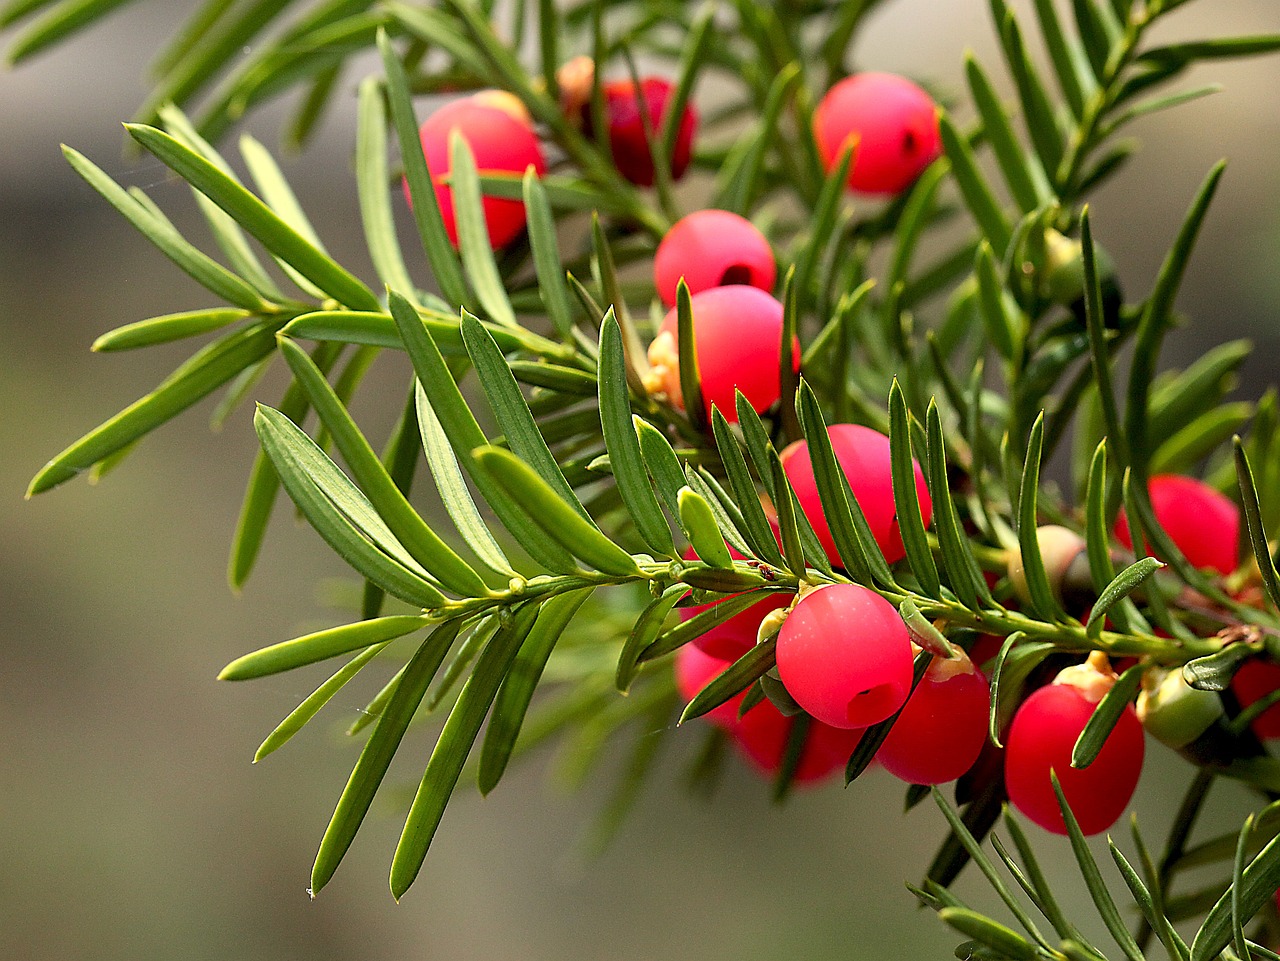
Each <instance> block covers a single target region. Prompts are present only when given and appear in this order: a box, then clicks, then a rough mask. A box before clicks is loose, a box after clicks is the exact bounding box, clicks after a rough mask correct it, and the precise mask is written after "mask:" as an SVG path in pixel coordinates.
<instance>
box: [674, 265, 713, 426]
mask: <svg viewBox="0 0 1280 961" xmlns="http://www.w3.org/2000/svg"><path fill="white" fill-rule="evenodd" d="M676 331H677V333H676V347H677V352H678V355H679V364H680V396H681V399H682V401H683V403H684V412H685V416H687V417H688V418H689V423H690V424H692V425H693V426H694V429H695V430H699V431H705V430H706V428H707V408H706V403H705V401H704V400H703V397H702V372H701V370H700V368H699V367H698V350H697V341H696V339H695V337H694V331H693V304H692V302H691V301H690V298H689V287H688V285H687V284H685V282H684V278H683V277H681V278H680V280H679V282H678V283H677V284H676Z"/></svg>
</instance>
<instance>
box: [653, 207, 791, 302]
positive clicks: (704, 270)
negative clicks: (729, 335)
mask: <svg viewBox="0 0 1280 961" xmlns="http://www.w3.org/2000/svg"><path fill="white" fill-rule="evenodd" d="M653 275H654V283H655V285H656V286H657V288H658V296H660V297H661V298H662V302H663V303H665V304H666V305H667V306H668V307H673V306H675V302H676V285H677V284H678V283H679V282H680V278H681V277H683V278H684V282H685V283H686V284H688V285H689V293H691V294H696V293H699V292H700V291H703V290H709V289H710V288H712V287H726V286H729V285H731V284H746V285H747V286H749V287H759V288H760V289H761V290H765V291H769V290H773V282H774V280H775V278H776V277H777V264H776V263H775V262H774V259H773V248H771V247H770V246H769V241H767V240H765V239H764V235H763V234H762V233H760V231H758V230H756V228H755V225H754V224H752V223H751V221H749V220H747V219H746V218H745V217H739V216H738V215H737V214H735V213H730V212H729V211H727V210H695V211H694V212H693V213H691V214H689V215H688V216H686V217H682V218H681V219H680V220H678V221H676V223H675V226H673V227H672V228H671V229H670V230H668V231H667V235H666V236H665V237H663V238H662V242H661V243H660V244H658V252H657V253H656V254H655V255H654V258H653Z"/></svg>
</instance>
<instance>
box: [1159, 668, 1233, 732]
mask: <svg viewBox="0 0 1280 961" xmlns="http://www.w3.org/2000/svg"><path fill="white" fill-rule="evenodd" d="M1222 714H1223V709H1222V699H1221V698H1219V697H1218V695H1217V694H1215V693H1214V692H1213V691H1198V690H1196V689H1195V688H1194V687H1192V686H1191V685H1190V684H1188V683H1187V682H1186V679H1185V678H1184V677H1183V676H1182V671H1181V670H1172V671H1157V670H1153V671H1149V672H1148V673H1147V676H1146V677H1145V678H1144V679H1143V689H1142V691H1141V693H1139V694H1138V719H1139V720H1140V721H1142V726H1143V727H1144V728H1146V729H1147V732H1148V733H1149V734H1150V735H1151V736H1152V737H1154V738H1155V739H1156V740H1157V741H1160V742H1161V743H1162V744H1167V745H1169V747H1172V748H1181V747H1185V746H1186V745H1188V744H1190V743H1191V742H1192V741H1194V740H1195V739H1196V738H1198V737H1199V736H1200V735H1201V734H1203V733H1204V732H1205V731H1207V730H1209V728H1210V727H1212V726H1213V725H1214V723H1216V722H1217V720H1218V718H1220V717H1222Z"/></svg>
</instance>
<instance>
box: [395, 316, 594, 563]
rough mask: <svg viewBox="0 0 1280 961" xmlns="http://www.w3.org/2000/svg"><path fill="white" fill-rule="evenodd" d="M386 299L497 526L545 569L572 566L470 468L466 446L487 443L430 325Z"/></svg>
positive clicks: (561, 551)
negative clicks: (504, 530)
mask: <svg viewBox="0 0 1280 961" xmlns="http://www.w3.org/2000/svg"><path fill="white" fill-rule="evenodd" d="M388 301H389V304H390V307H391V315H392V317H394V318H395V322H396V327H397V328H398V329H399V330H400V335H401V337H402V338H403V340H404V345H405V349H406V350H407V351H408V352H409V358H410V359H411V360H412V361H413V367H414V372H415V373H416V374H417V375H418V382H419V383H420V384H421V385H422V388H423V390H424V391H425V392H426V395H427V398H428V399H429V400H430V402H431V407H432V409H433V410H434V411H435V414H436V416H437V417H438V418H439V421H440V426H441V428H442V429H443V431H444V433H445V436H446V437H447V438H448V439H449V446H451V447H452V448H453V452H454V454H455V455H456V456H457V458H458V461H459V462H460V463H461V464H462V466H463V467H464V468H465V469H466V471H467V473H468V475H469V476H470V477H471V479H472V480H474V481H475V483H476V486H477V487H478V488H479V490H480V494H481V496H482V497H483V498H484V499H485V501H486V502H487V503H488V504H489V506H490V507H492V508H493V510H494V512H495V513H496V514H497V515H498V518H499V520H501V521H502V523H503V526H505V527H506V529H507V530H508V531H509V532H510V533H511V535H512V536H513V537H514V538H515V539H516V541H517V542H518V543H519V544H520V546H521V547H523V548H524V549H525V551H526V552H528V554H529V556H530V557H532V558H533V559H534V560H535V561H536V562H537V563H539V564H541V565H543V566H544V567H546V568H547V569H549V570H558V571H561V572H564V573H568V572H570V571H573V570H574V569H575V565H574V563H573V558H572V556H571V555H570V554H569V552H568V551H566V550H564V549H562V548H561V547H560V546H559V545H558V544H556V543H554V542H551V541H548V540H547V538H546V537H544V536H543V535H542V532H541V530H540V528H539V527H538V525H537V524H535V523H534V522H533V520H532V519H531V518H529V517H528V516H527V515H525V513H524V512H523V511H522V510H520V509H519V508H518V507H516V506H515V505H514V504H512V503H511V502H510V501H509V499H508V498H506V497H505V496H503V493H502V488H501V487H500V486H498V485H497V484H496V483H495V482H493V481H492V480H491V479H490V477H489V475H488V474H487V473H485V472H484V471H482V470H478V469H476V466H475V457H474V456H473V454H472V451H474V450H475V449H476V448H477V447H481V446H483V445H485V444H486V443H488V440H487V438H486V437H485V436H484V432H483V431H482V430H481V429H480V425H479V424H477V423H476V419H475V416H474V415H473V414H472V413H471V409H470V407H468V406H467V402H466V400H465V399H464V398H463V396H462V393H461V392H460V391H459V390H458V384H457V382H456V381H455V380H454V378H453V375H452V374H451V373H450V372H449V368H448V367H447V366H446V365H445V362H444V358H443V357H442V356H441V355H440V350H439V348H438V347H437V346H436V343H435V340H434V338H433V337H432V335H431V332H430V330H428V329H427V327H426V326H425V325H424V324H423V323H422V320H421V318H420V317H419V316H418V314H417V311H415V310H414V308H413V306H412V305H411V304H410V303H409V302H408V301H407V300H405V299H404V298H403V297H401V296H400V295H399V294H397V293H395V292H394V291H392V292H391V293H390V294H389V297H388ZM526 410H527V408H526Z"/></svg>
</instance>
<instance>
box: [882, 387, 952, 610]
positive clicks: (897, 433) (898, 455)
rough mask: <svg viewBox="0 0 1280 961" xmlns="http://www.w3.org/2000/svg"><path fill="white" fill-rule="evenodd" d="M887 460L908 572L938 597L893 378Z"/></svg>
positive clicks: (903, 404)
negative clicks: (888, 460) (908, 564)
mask: <svg viewBox="0 0 1280 961" xmlns="http://www.w3.org/2000/svg"><path fill="white" fill-rule="evenodd" d="M889 458H890V463H891V472H892V475H893V503H894V507H895V508H896V510H897V516H898V527H899V529H900V531H901V532H902V544H903V547H904V548H905V549H906V553H907V561H908V563H910V565H911V572H912V573H913V574H915V576H916V580H918V581H919V582H920V587H921V590H923V591H924V593H925V594H927V595H929V596H930V597H941V596H942V585H941V582H940V581H939V579H938V567H937V565H936V564H935V563H934V560H933V552H932V551H931V550H930V549H929V539H928V537H927V536H926V535H925V529H924V518H923V517H922V516H921V511H920V497H919V495H918V493H917V491H916V474H915V472H916V469H917V468H916V463H915V459H914V458H913V457H912V456H911V430H910V425H909V424H908V414H907V402H906V398H904V397H903V396H902V388H901V387H900V386H899V385H898V381H897V379H896V378H895V379H894V381H893V383H892V384H891V385H890V388H889Z"/></svg>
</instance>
